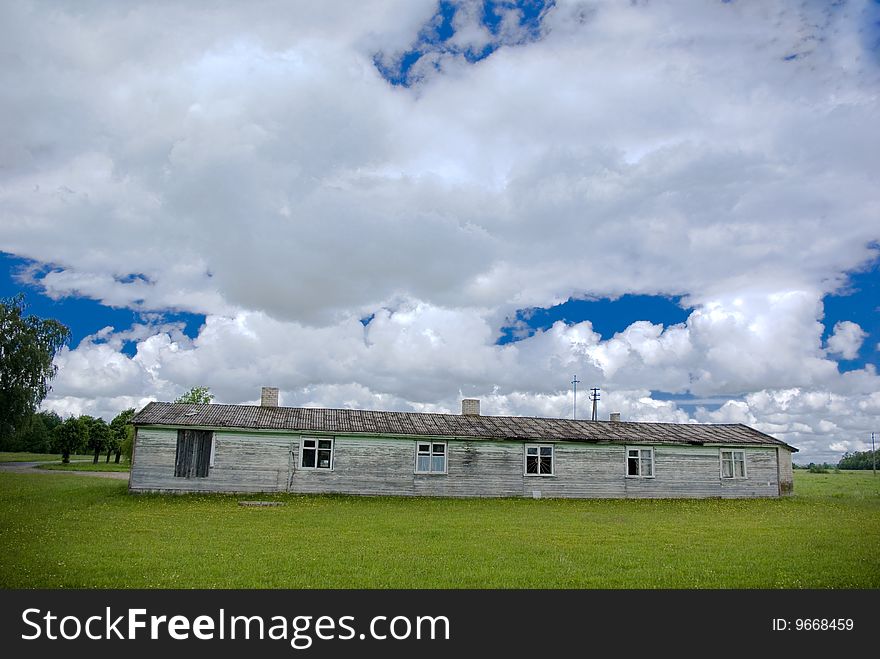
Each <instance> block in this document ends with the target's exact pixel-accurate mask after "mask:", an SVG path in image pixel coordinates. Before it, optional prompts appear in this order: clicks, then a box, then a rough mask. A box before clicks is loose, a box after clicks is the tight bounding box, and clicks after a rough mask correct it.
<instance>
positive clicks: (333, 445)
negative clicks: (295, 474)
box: [299, 437, 336, 471]
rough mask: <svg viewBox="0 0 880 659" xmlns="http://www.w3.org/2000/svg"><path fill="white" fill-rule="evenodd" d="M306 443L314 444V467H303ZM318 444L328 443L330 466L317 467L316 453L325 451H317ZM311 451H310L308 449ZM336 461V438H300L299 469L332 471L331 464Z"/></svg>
mask: <svg viewBox="0 0 880 659" xmlns="http://www.w3.org/2000/svg"><path fill="white" fill-rule="evenodd" d="M306 442H315V447H314V451H315V466H314V467H306V466H305V465H303V461H304V459H305V455H306V453H305V449H306ZM318 442H330V466H329V467H319V466H318V451H319V450H321V451H326V450H327V449H319V448H318ZM309 450H312V449H309ZM335 461H336V438H335V437H300V439H299V468H300V469H304V470H305V471H333V463H334V462H335Z"/></svg>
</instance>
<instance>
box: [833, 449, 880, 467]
mask: <svg viewBox="0 0 880 659" xmlns="http://www.w3.org/2000/svg"><path fill="white" fill-rule="evenodd" d="M875 464H876V465H877V468H878V469H880V449H877V450H876V451H855V452H852V453H844V455H843V457H842V458H841V459H840V462H838V463H837V467H838V468H839V469H873V468H874V465H875Z"/></svg>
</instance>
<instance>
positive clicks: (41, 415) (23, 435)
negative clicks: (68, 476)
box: [0, 408, 134, 463]
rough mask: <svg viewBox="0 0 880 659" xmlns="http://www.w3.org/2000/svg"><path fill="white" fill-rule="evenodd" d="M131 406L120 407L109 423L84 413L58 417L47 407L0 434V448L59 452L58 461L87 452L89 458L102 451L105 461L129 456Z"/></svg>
mask: <svg viewBox="0 0 880 659" xmlns="http://www.w3.org/2000/svg"><path fill="white" fill-rule="evenodd" d="M133 416H134V408H131V409H127V410H123V411H122V412H120V413H119V414H117V415H116V416H115V417H114V418H113V420H112V421H111V422H110V423H107V422H106V421H104V419H101V418H95V417H93V416H89V415H88V414H83V415H80V416H72V417H70V418H69V419H66V420H62V419H61V417H60V416H58V414H56V413H55V412H51V411H42V412H37V413H35V414H33V415H31V417H30V418H29V419H28V420H27V421H25V422H22V423H20V424H18V427H17V428H16V430H15V432H12V433H7V434H5V435H3V436H0V451H27V452H29V453H60V454H61V456H62V462H70V456H71V455H74V454H80V455H83V454H86V453H88V454H90V455H92V462H94V463H97V462H98V460H99V459H100V458H101V457H102V456H104V455H106V459H105V461H106V462H110V458H113V457H115V459H114V462H117V463H118V462H119V461H120V460H121V459H122V458H123V457H125V458H126V459H127V460H128V459H131V449H132V443H133V440H134V427H133V426H132V425H131V418H132V417H133Z"/></svg>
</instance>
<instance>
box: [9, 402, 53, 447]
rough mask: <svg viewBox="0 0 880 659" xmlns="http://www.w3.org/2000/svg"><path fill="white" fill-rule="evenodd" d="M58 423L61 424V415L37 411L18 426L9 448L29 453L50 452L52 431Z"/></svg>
mask: <svg viewBox="0 0 880 659" xmlns="http://www.w3.org/2000/svg"><path fill="white" fill-rule="evenodd" d="M59 425H61V417H60V416H58V415H57V414H56V413H55V412H51V411H42V412H37V413H36V414H34V415H32V416H31V417H30V418H29V419H28V420H27V421H25V422H23V423H22V424H21V425H20V426H19V427H18V430H17V431H16V433H15V437H14V440H13V441H12V443H11V444H12V445H11V446H10V447H9V448H11V449H12V450H15V451H28V452H29V453H50V452H51V451H52V437H53V434H52V433H53V432H54V431H55V427H56V426H59Z"/></svg>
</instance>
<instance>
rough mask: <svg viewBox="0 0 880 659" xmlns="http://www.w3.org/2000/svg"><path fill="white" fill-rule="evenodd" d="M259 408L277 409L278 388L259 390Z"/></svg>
mask: <svg viewBox="0 0 880 659" xmlns="http://www.w3.org/2000/svg"><path fill="white" fill-rule="evenodd" d="M260 407H278V387H263V388H262V389H261V390H260Z"/></svg>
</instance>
